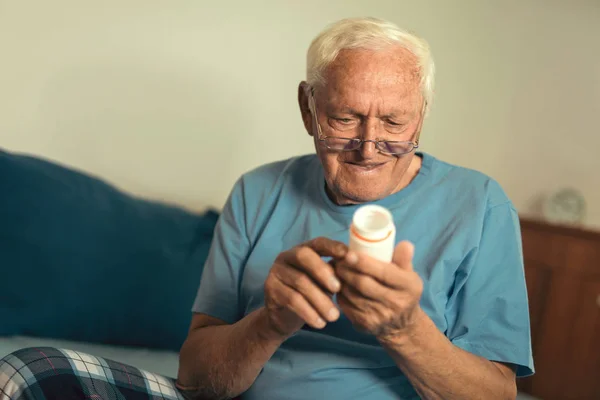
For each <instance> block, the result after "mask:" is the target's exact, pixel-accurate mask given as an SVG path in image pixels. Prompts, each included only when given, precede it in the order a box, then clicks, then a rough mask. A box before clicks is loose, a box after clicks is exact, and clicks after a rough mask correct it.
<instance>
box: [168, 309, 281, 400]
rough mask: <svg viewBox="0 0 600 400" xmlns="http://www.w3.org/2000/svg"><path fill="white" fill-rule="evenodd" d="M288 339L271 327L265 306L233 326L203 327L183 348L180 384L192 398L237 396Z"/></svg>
mask: <svg viewBox="0 0 600 400" xmlns="http://www.w3.org/2000/svg"><path fill="white" fill-rule="evenodd" d="M284 339H285V338H283V337H281V336H280V335H277V334H275V333H272V332H271V331H270V330H269V329H268V328H267V326H266V318H265V314H264V308H261V309H259V310H257V311H255V312H253V313H251V314H249V315H248V316H246V317H245V318H243V319H242V320H240V321H238V322H237V323H235V324H233V325H218V326H208V327H204V328H199V329H197V330H196V331H195V332H193V333H190V335H189V336H188V339H187V340H186V342H185V343H184V345H183V347H182V349H181V354H180V361H179V365H180V367H179V376H178V379H177V386H178V388H179V389H180V390H181V391H182V392H183V393H184V394H185V395H186V397H187V398H190V399H203V400H204V399H229V398H233V397H236V396H238V395H239V394H240V393H243V392H244V391H246V390H247V389H248V388H249V387H250V386H251V385H252V383H253V382H254V380H255V379H256V377H257V376H258V374H259V373H260V371H261V369H262V367H263V366H264V365H265V364H266V362H267V361H268V360H269V359H270V358H271V356H272V355H273V353H275V351H276V350H277V348H279V346H280V345H281V343H282V342H283V340H284Z"/></svg>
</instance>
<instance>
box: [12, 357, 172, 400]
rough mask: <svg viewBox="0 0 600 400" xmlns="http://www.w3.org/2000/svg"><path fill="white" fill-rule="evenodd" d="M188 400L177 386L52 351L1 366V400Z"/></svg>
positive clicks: (116, 365)
mask: <svg viewBox="0 0 600 400" xmlns="http://www.w3.org/2000/svg"><path fill="white" fill-rule="evenodd" d="M75 399H77V400H80V399H90V400H108V399H110V400H116V399H119V400H121V399H126V400H158V399H161V400H174V399H178V400H183V396H182V395H181V393H180V392H179V391H178V390H177V388H176V387H175V381H174V380H173V379H171V378H166V377H164V376H160V375H157V374H153V373H150V372H147V371H143V370H140V369H138V368H135V367H131V366H129V365H124V364H121V363H119V362H116V361H112V360H107V359H104V358H100V357H94V356H92V355H89V354H85V353H81V352H77V351H73V350H65V349H56V348H52V347H39V348H27V349H22V350H18V351H16V352H14V353H11V354H9V355H7V356H6V357H4V358H3V359H1V360H0V400H75Z"/></svg>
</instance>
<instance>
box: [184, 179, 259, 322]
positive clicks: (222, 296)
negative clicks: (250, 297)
mask: <svg viewBox="0 0 600 400" xmlns="http://www.w3.org/2000/svg"><path fill="white" fill-rule="evenodd" d="M245 218H246V210H245V205H244V190H243V180H241V179H240V180H239V181H238V182H237V183H236V184H235V186H234V187H233V189H232V191H231V194H230V195H229V198H228V199H227V202H226V204H225V207H224V208H223V212H222V213H221V215H220V217H219V220H218V222H217V225H216V227H215V233H214V237H213V241H212V244H211V248H210V251H209V254H208V258H207V260H206V263H205V264H204V270H203V272H202V278H201V280H200V286H199V288H198V293H197V295H196V300H195V301H194V305H193V307H192V312H194V313H202V314H207V315H209V316H211V317H214V318H218V319H221V320H223V321H225V322H227V323H229V324H232V323H235V322H237V321H238V320H239V319H240V318H241V312H240V306H239V304H240V302H239V287H240V281H241V275H242V272H243V266H244V264H245V262H246V260H247V257H248V253H249V249H250V241H249V239H248V235H247V231H246V220H245Z"/></svg>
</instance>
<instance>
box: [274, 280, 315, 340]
mask: <svg viewBox="0 0 600 400" xmlns="http://www.w3.org/2000/svg"><path fill="white" fill-rule="evenodd" d="M271 294H272V296H273V299H274V300H275V303H276V304H279V305H280V306H281V307H285V308H287V309H288V310H290V311H291V312H293V313H294V314H296V315H297V316H298V317H299V318H300V319H302V320H304V322H306V323H307V324H308V325H310V326H311V327H313V328H315V329H323V328H324V327H325V325H326V322H325V320H324V319H323V318H321V316H320V315H319V313H318V312H317V311H316V310H315V309H314V308H313V307H312V306H311V305H310V303H309V302H308V301H307V300H306V299H305V298H304V296H302V294H300V293H299V292H297V291H295V290H294V289H293V288H291V287H289V286H287V285H285V284H283V283H281V282H279V283H278V284H275V285H273V290H272V292H271Z"/></svg>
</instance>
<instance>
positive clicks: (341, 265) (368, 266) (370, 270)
mask: <svg viewBox="0 0 600 400" xmlns="http://www.w3.org/2000/svg"><path fill="white" fill-rule="evenodd" d="M335 265H336V273H339V271H341V270H342V269H350V270H353V271H356V272H358V273H360V274H364V275H368V276H371V277H373V278H375V279H376V280H377V281H379V282H381V283H382V284H384V285H385V286H388V287H391V288H397V289H402V288H405V287H406V282H408V280H409V278H410V276H409V275H408V274H409V270H407V268H402V267H399V266H398V265H396V264H395V263H386V262H383V261H379V260H377V259H375V258H373V257H369V256H368V255H366V254H363V253H359V252H354V251H349V252H348V254H347V256H346V257H345V258H344V259H342V260H340V261H337V262H336V263H335Z"/></svg>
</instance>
